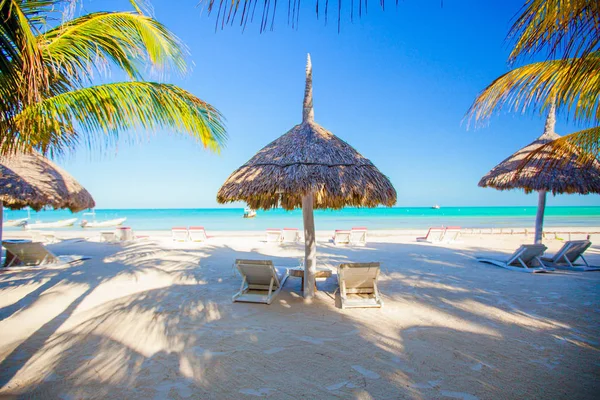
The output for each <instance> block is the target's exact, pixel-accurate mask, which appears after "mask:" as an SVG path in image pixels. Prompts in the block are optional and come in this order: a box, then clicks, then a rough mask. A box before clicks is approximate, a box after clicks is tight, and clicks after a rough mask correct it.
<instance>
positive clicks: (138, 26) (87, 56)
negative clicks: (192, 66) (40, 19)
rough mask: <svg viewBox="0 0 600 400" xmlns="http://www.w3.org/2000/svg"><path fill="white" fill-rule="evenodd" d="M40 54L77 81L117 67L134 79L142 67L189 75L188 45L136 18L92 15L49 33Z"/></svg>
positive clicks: (149, 21)
mask: <svg viewBox="0 0 600 400" xmlns="http://www.w3.org/2000/svg"><path fill="white" fill-rule="evenodd" d="M40 42H41V43H43V44H42V52H43V54H44V57H45V59H46V61H47V62H48V63H49V64H50V65H51V67H52V68H54V69H55V70H56V69H59V70H62V73H63V74H65V75H69V76H74V77H77V79H79V80H81V79H89V77H90V74H89V72H90V70H91V69H92V68H94V69H96V70H104V69H106V68H107V67H108V64H110V63H113V64H115V65H117V66H118V67H120V68H122V69H123V70H124V71H125V72H127V74H128V75H129V76H130V77H131V78H134V79H140V78H141V73H140V66H144V65H145V64H147V63H148V62H150V63H151V64H152V65H153V66H154V67H155V68H158V69H164V68H166V67H169V66H173V67H175V68H176V69H177V70H179V71H180V72H182V73H184V72H185V71H186V63H185V58H184V51H185V50H184V46H183V44H182V43H181V42H180V41H179V39H178V38H177V37H175V36H174V35H173V34H172V33H171V32H169V31H168V30H167V29H166V28H165V27H164V26H163V25H162V24H160V23H159V22H158V21H156V20H153V19H152V18H150V17H147V16H145V15H141V14H137V13H128V12H113V13H108V12H102V13H92V14H87V15H85V16H82V17H79V18H76V19H74V20H71V21H69V22H67V23H65V24H63V25H60V26H59V27H57V28H55V29H52V30H50V31H48V32H46V33H45V34H44V35H43V36H42V38H41V40H40Z"/></svg>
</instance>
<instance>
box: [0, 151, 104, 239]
mask: <svg viewBox="0 0 600 400" xmlns="http://www.w3.org/2000/svg"><path fill="white" fill-rule="evenodd" d="M27 206H29V207H31V208H33V209H34V210H40V209H42V208H44V207H52V208H55V209H57V208H68V209H70V210H71V211H73V212H77V211H81V210H85V209H86V208H92V207H94V206H95V203H94V199H93V198H92V196H91V195H90V194H89V193H88V191H87V190H85V189H84V188H83V186H81V185H80V184H79V182H77V181H76V180H75V178H73V177H72V176H71V175H69V174H68V173H67V172H66V171H65V170H63V169H62V168H60V167H59V166H57V165H56V164H54V163H53V162H52V161H50V160H48V159H47V158H45V157H43V156H41V155H40V154H37V153H32V154H18V155H14V156H10V157H2V158H0V242H1V241H2V211H3V207H7V208H10V209H20V208H23V207H27Z"/></svg>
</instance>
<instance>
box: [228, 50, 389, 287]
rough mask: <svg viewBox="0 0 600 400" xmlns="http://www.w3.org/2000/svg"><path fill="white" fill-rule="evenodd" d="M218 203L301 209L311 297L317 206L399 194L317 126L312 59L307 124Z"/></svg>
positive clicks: (260, 156)
mask: <svg viewBox="0 0 600 400" xmlns="http://www.w3.org/2000/svg"><path fill="white" fill-rule="evenodd" d="M217 200H218V201H219V203H226V202H232V201H245V202H246V203H248V205H249V206H250V207H252V208H255V209H259V208H260V209H264V210H268V209H270V208H275V207H278V206H281V207H283V208H284V209H286V210H292V209H295V208H299V207H302V216H303V219H304V237H305V263H304V265H305V279H304V297H305V298H311V297H312V296H313V295H314V286H315V283H314V282H315V278H314V277H315V272H316V244H315V225H314V217H313V208H333V209H340V208H342V207H344V206H356V207H375V206H377V205H379V204H384V205H386V206H392V205H393V204H395V203H396V190H395V189H394V187H393V186H392V184H391V182H390V181H389V179H388V178H387V177H386V176H385V175H383V174H382V173H381V172H379V170H378V169H377V168H376V167H375V166H374V165H373V163H372V162H371V161H369V160H367V159H366V158H365V157H363V156H362V155H360V154H359V153H358V152H357V151H356V150H354V148H352V146H350V145H349V144H348V143H346V142H344V141H343V140H341V139H339V138H338V137H336V136H335V135H333V134H332V133H331V132H329V131H327V130H326V129H324V128H323V127H321V126H320V125H318V124H317V123H315V121H314V111H313V100H312V66H311V62H310V55H309V56H308V61H307V65H306V89H305V92H304V108H303V111H302V123H301V124H299V125H296V126H294V127H293V128H292V129H291V130H289V131H288V132H287V133H286V134H284V135H283V136H281V137H280V138H278V139H276V140H275V141H273V142H271V143H269V144H268V145H267V146H266V147H264V148H263V149H262V150H260V151H259V152H258V153H257V154H256V155H255V156H254V157H252V158H251V159H250V160H249V161H248V162H246V163H245V164H244V165H242V166H241V167H240V168H239V169H237V170H236V171H234V172H233V173H232V174H231V175H230V176H229V178H227V180H226V181H225V183H224V184H223V186H222V187H221V189H220V190H219V193H218V195H217Z"/></svg>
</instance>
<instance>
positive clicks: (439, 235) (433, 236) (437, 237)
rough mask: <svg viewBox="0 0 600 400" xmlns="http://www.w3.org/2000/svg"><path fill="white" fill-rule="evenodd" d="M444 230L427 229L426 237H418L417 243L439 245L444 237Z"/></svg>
mask: <svg viewBox="0 0 600 400" xmlns="http://www.w3.org/2000/svg"><path fill="white" fill-rule="evenodd" d="M445 231H446V229H445V228H437V227H436V228H429V230H428V231H427V235H425V236H422V237H418V238H417V242H426V243H439V242H441V241H442V239H443V237H444V232H445Z"/></svg>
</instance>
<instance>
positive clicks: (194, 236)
mask: <svg viewBox="0 0 600 400" xmlns="http://www.w3.org/2000/svg"><path fill="white" fill-rule="evenodd" d="M188 236H189V238H190V240H191V241H192V242H204V241H205V240H206V239H208V236H206V230H205V229H204V227H203V226H190V229H188Z"/></svg>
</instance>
